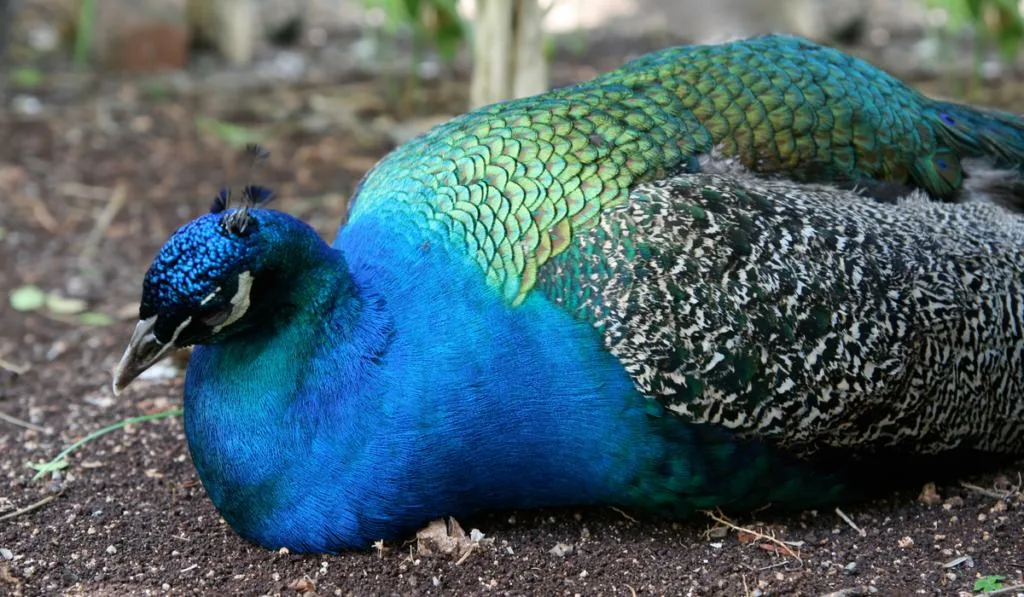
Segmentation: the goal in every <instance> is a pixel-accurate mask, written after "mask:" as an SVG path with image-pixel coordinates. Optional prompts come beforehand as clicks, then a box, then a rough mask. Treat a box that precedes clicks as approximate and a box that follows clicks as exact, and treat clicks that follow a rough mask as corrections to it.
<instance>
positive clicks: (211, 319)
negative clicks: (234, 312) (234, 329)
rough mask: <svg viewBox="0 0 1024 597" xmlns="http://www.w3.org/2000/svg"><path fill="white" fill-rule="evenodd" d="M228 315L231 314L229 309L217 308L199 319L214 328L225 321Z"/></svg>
mask: <svg viewBox="0 0 1024 597" xmlns="http://www.w3.org/2000/svg"><path fill="white" fill-rule="evenodd" d="M229 315H231V309H219V310H217V311H214V312H213V313H211V314H209V315H206V316H204V317H203V318H202V319H201V321H202V322H203V325H206V326H209V327H211V328H215V327H217V326H219V325H220V324H222V323H224V322H225V321H227V319H228V316H229Z"/></svg>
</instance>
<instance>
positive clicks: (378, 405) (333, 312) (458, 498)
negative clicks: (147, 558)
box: [185, 219, 664, 551]
mask: <svg viewBox="0 0 1024 597" xmlns="http://www.w3.org/2000/svg"><path fill="white" fill-rule="evenodd" d="M384 230H385V228H383V227H381V228H378V227H377V226H376V225H374V224H373V223H372V222H371V221H368V220H366V219H364V220H363V221H360V222H359V223H358V224H350V225H349V227H348V228H347V229H345V230H343V231H342V233H341V235H340V237H339V239H338V241H337V243H336V246H337V247H338V249H340V250H335V249H330V248H328V247H327V246H326V245H323V247H322V251H320V257H319V258H318V259H314V260H311V261H310V262H309V265H308V266H307V267H308V268H309V271H307V272H304V273H303V275H301V276H299V277H298V278H297V280H298V282H297V283H296V285H295V286H294V288H293V289H292V291H291V292H292V294H293V295H295V296H294V300H293V301H291V302H293V303H294V304H295V305H296V310H295V311H288V315H287V317H285V316H281V317H279V318H278V320H276V321H274V322H272V323H273V325H263V326H254V327H253V329H252V331H249V332H246V333H244V334H241V335H239V336H237V337H231V338H229V339H227V340H225V341H224V342H222V343H218V344H216V345H212V346H202V347H197V349H196V351H195V353H194V354H193V356H192V360H191V363H190V365H189V369H188V375H187V379H186V387H185V417H186V418H185V423H186V432H187V435H188V439H189V444H190V447H191V451H192V455H193V459H194V460H195V464H196V467H197V470H198V471H199V475H200V477H201V479H202V480H203V483H204V485H205V486H206V488H207V491H208V493H209V495H210V497H211V499H212V500H213V501H214V503H215V504H216V505H217V506H218V508H219V509H220V511H221V513H222V514H223V516H224V517H225V519H226V520H227V521H228V522H229V523H230V524H231V525H232V527H233V528H235V530H236V531H238V532H239V533H240V534H241V535H243V536H244V537H246V538H248V539H250V540H253V541H256V542H258V543H261V544H263V545H265V546H267V547H272V548H273V547H280V546H287V547H289V548H290V549H293V550H317V551H336V550H339V549H345V548H352V547H363V546H365V545H368V544H369V543H371V542H373V541H375V540H378V539H391V538H394V536H395V534H396V533H406V532H409V531H412V530H414V529H415V528H416V527H417V525H421V524H423V523H424V521H426V520H430V519H432V518H435V517H438V516H442V515H446V514H460V513H463V512H467V511H472V510H475V509H478V508H481V507H532V506H543V505H554V504H566V503H574V504H585V503H592V502H598V501H610V500H614V499H615V497H616V495H619V494H621V493H622V492H623V491H624V487H625V486H626V485H627V484H628V483H630V481H631V475H632V474H633V473H634V472H635V470H636V469H637V468H638V463H639V462H641V461H645V460H649V459H651V458H652V456H653V454H654V453H656V452H661V451H662V450H663V449H664V446H663V445H662V442H661V440H659V439H657V437H656V436H655V434H652V433H650V430H649V428H648V426H649V425H650V422H649V417H648V415H647V413H646V409H647V408H650V402H649V401H647V400H644V399H643V398H641V397H640V396H638V395H637V394H636V393H635V390H634V389H633V386H632V384H631V382H630V380H629V378H628V376H627V375H626V373H625V372H624V371H623V370H622V367H621V365H619V364H618V363H617V362H616V361H615V360H614V358H613V357H612V356H611V355H609V354H607V353H606V352H604V351H602V350H601V349H600V342H599V339H598V338H597V335H596V334H595V332H594V331H593V329H592V328H591V327H589V326H587V325H583V324H580V323H578V322H576V321H575V320H573V319H572V318H571V317H569V316H568V315H566V314H565V313H563V312H562V311H561V310H560V309H558V308H556V307H555V306H554V305H552V304H550V303H549V302H548V301H547V300H546V299H544V298H543V297H540V296H539V295H535V296H533V297H531V298H529V299H528V300H527V301H526V302H525V303H524V304H523V305H522V306H521V307H519V308H516V309H509V308H508V307H507V305H506V304H505V303H504V302H503V301H502V300H501V298H500V296H499V294H498V293H497V292H494V291H493V290H492V289H489V288H487V287H486V285H485V283H484V281H483V279H482V278H481V276H480V275H479V273H478V271H479V270H478V269H476V266H475V265H473V264H470V263H468V262H464V261H461V258H460V257H456V256H454V255H451V254H448V253H446V251H445V250H444V249H443V246H440V245H439V244H436V245H431V244H429V243H425V244H421V243H419V242H416V243H409V244H408V245H403V244H395V242H394V239H395V238H396V237H400V236H401V234H400V233H396V231H395V230H394V223H392V222H389V223H388V225H387V228H386V230H387V231H388V232H387V233H384ZM420 234H422V233H420ZM413 236H414V235H413V234H410V237H413ZM381 239H391V241H390V242H391V243H392V244H384V243H383V241H382V240H381ZM316 242H320V241H319V239H316ZM343 255H344V256H343ZM303 281H305V282H303ZM309 305H312V306H309ZM307 306H308V307H307ZM630 437H633V438H636V441H631V440H629V439H628V438H630ZM648 444H649V445H648Z"/></svg>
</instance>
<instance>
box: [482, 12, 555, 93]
mask: <svg viewBox="0 0 1024 597" xmlns="http://www.w3.org/2000/svg"><path fill="white" fill-rule="evenodd" d="M476 11H477V12H476V18H475V21H476V23H475V27H474V32H473V81H472V84H471V87H470V103H471V106H470V107H471V108H478V107H480V106H485V105H487V104H493V103H494V102H498V101H501V100H505V99H510V98H516V97H526V96H529V95H536V94H538V93H543V92H544V91H545V90H547V88H548V63H547V60H546V59H545V57H544V23H543V19H544V11H543V10H541V7H540V5H539V4H538V2H537V0H477V3H476Z"/></svg>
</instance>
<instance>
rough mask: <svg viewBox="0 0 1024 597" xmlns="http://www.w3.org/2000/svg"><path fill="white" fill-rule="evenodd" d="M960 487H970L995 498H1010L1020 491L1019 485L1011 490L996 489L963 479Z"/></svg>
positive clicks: (976, 491)
mask: <svg viewBox="0 0 1024 597" xmlns="http://www.w3.org/2000/svg"><path fill="white" fill-rule="evenodd" d="M960 487H963V488H964V489H970V490H971V491H973V492H975V493H980V494H981V495H984V496H987V497H990V498H995V499H997V500H1005V499H1009V498H1011V497H1013V496H1014V495H1016V494H1017V492H1018V491H1020V488H1019V487H1013V488H1011V489H1010V490H1009V491H996V490H994V489H988V488H986V487H981V486H980V485H974V484H973V483H967V482H966V481H961V482H960Z"/></svg>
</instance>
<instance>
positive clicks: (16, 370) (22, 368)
mask: <svg viewBox="0 0 1024 597" xmlns="http://www.w3.org/2000/svg"><path fill="white" fill-rule="evenodd" d="M31 368H32V365H29V364H28V363H26V364H24V365H15V364H14V363H12V362H10V361H8V360H7V359H5V358H3V357H0V369H3V370H5V371H10V372H11V373H13V374H15V375H23V374H25V373H26V372H27V371H28V370H29V369H31Z"/></svg>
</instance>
